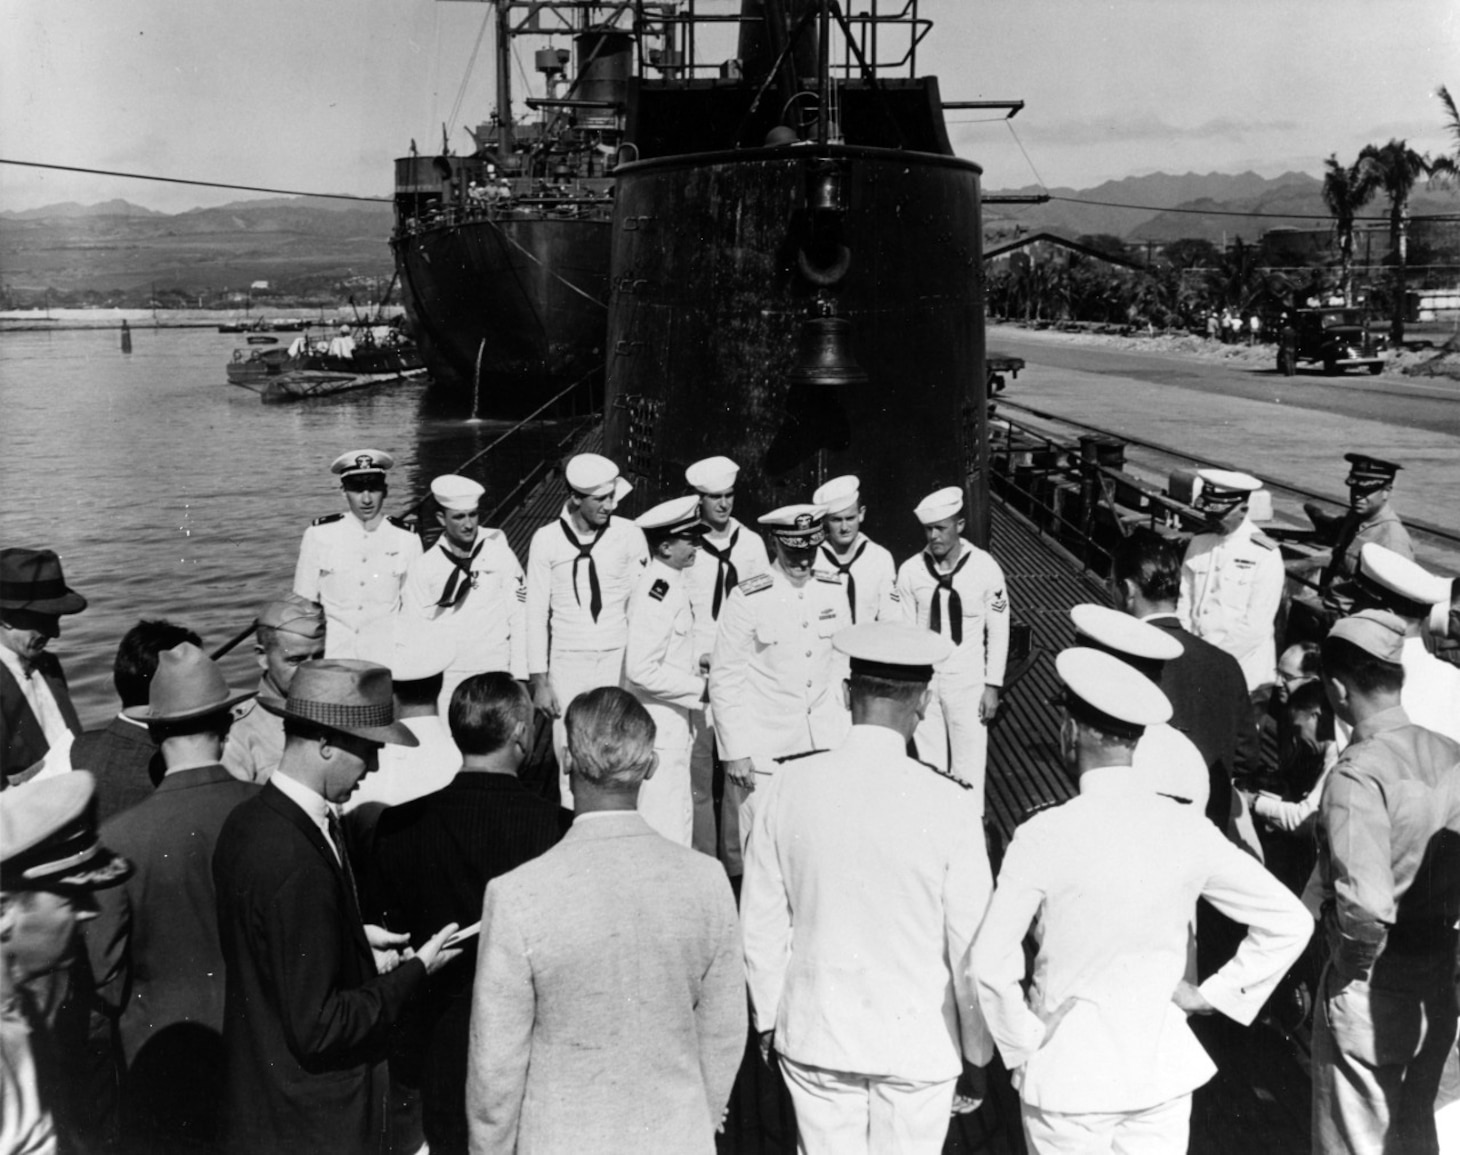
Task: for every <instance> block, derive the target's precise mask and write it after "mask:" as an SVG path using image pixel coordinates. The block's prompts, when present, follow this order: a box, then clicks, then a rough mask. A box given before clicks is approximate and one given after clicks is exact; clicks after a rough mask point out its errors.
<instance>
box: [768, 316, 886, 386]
mask: <svg viewBox="0 0 1460 1155" xmlns="http://www.w3.org/2000/svg"><path fill="white" fill-rule="evenodd" d="M851 333H852V323H851V322H850V321H848V320H847V319H846V318H845V317H809V318H807V319H806V320H805V321H803V322H801V332H800V333H799V334H798V335H797V338H796V363H795V365H794V366H793V367H792V369H791V372H790V374H789V375H788V376H787V378H786V380H787V382H788V383H789V384H791V385H792V386H796V385H865V384H866V383H867V374H866V372H865V371H864V370H863V369H862V367H861V366H860V365H858V364H857V362H856V358H854V357H853V356H852V351H851V346H850V344H849V341H850V337H851Z"/></svg>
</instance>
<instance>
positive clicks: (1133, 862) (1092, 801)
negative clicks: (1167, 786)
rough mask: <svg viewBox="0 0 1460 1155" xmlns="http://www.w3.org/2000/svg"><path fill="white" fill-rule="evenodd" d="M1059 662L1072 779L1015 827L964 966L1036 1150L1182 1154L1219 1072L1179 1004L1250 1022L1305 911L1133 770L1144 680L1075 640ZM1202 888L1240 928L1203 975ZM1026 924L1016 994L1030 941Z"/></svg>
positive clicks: (1145, 699) (1154, 710) (1146, 695)
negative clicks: (1058, 800)
mask: <svg viewBox="0 0 1460 1155" xmlns="http://www.w3.org/2000/svg"><path fill="white" fill-rule="evenodd" d="M1055 667H1056V669H1057V670H1058V672H1059V676H1060V678H1061V680H1062V681H1063V682H1064V684H1065V696H1064V705H1065V718H1064V721H1063V724H1062V725H1061V727H1060V748H1061V752H1062V754H1063V757H1064V760H1065V763H1066V765H1067V767H1068V768H1069V770H1070V771H1071V772H1072V773H1077V774H1078V777H1079V791H1080V792H1079V794H1077V795H1076V796H1075V797H1074V798H1073V799H1071V800H1070V801H1068V802H1066V803H1064V804H1063V805H1061V806H1057V807H1055V808H1053V809H1051V810H1045V811H1043V812H1041V813H1039V814H1036V815H1034V816H1033V817H1032V818H1030V819H1029V820H1028V821H1026V822H1025V823H1024V824H1023V825H1022V826H1020V827H1019V829H1018V830H1017V831H1016V832H1015V834H1014V838H1013V841H1012V842H1011V843H1010V844H1009V849H1008V852H1007V854H1006V855H1005V857H1004V862H1003V866H1002V868H1001V870H1000V872H999V880H998V885H997V887H996V888H995V890H994V897H993V901H992V902H991V903H990V905H989V910H988V913H987V915H986V916H985V917H984V921H983V925H982V927H981V928H980V929H979V932H978V937H977V938H976V939H975V941H974V944H973V949H972V951H971V952H970V953H969V957H968V967H969V970H970V975H971V978H972V979H973V981H974V982H975V983H976V984H977V988H978V997H979V1003H980V1006H981V1007H982V1009H983V1013H984V1015H985V1018H986V1019H987V1022H988V1025H989V1029H990V1031H991V1032H992V1034H993V1037H994V1040H995V1042H996V1043H997V1044H998V1048H999V1051H1000V1053H1001V1055H1002V1056H1003V1059H1004V1065H1005V1066H1006V1067H1007V1068H1008V1069H1009V1071H1010V1072H1011V1073H1012V1075H1013V1082H1014V1086H1015V1088H1016V1089H1017V1090H1018V1092H1019V1098H1020V1102H1021V1107H1022V1110H1021V1114H1022V1116H1023V1121H1024V1128H1025V1135H1026V1137H1027V1139H1028V1141H1029V1147H1030V1150H1031V1151H1033V1152H1035V1153H1036V1155H1042V1153H1044V1152H1059V1153H1061V1155H1063V1153H1065V1152H1088V1151H1111V1150H1115V1151H1137V1150H1139V1151H1185V1150H1186V1148H1187V1139H1188V1134H1189V1121H1190V1116H1191V1093H1192V1091H1193V1090H1195V1089H1196V1088H1197V1087H1199V1086H1201V1085H1202V1084H1203V1083H1205V1082H1206V1081H1207V1080H1208V1079H1209V1078H1211V1076H1212V1074H1213V1073H1214V1072H1215V1068H1214V1067H1213V1066H1212V1061H1211V1059H1209V1058H1208V1057H1207V1054H1206V1052H1205V1051H1204V1050H1203V1049H1202V1046H1201V1044H1200V1043H1199V1042H1197V1040H1196V1038H1195V1036H1194V1035H1193V1034H1192V1031H1191V1028H1190V1026H1189V1025H1188V1023H1187V1018H1188V1016H1190V1015H1195V1014H1210V1013H1212V1012H1214V1011H1215V1012H1220V1013H1222V1014H1225V1015H1227V1016H1228V1017H1229V1018H1232V1019H1235V1020H1236V1021H1237V1022H1239V1023H1244V1024H1246V1023H1250V1022H1252V1020H1253V1018H1254V1017H1256V1015H1257V1013H1258V1011H1260V1010H1261V1009H1262V1005H1263V1003H1264V1002H1265V1001H1266V1000H1267V997H1268V996H1269V995H1270V994H1271V993H1272V991H1273V988H1274V987H1275V986H1276V984H1277V982H1278V980H1279V979H1280V978H1281V977H1282V975H1283V974H1284V972H1286V971H1287V969H1288V967H1290V966H1291V965H1292V964H1293V962H1294V960H1296V959H1297V957H1298V955H1299V954H1300V953H1301V952H1302V949H1303V946H1304V944H1305V943H1306V942H1307V941H1308V938H1309V936H1310V935H1311V934H1312V931H1313V920H1312V918H1311V917H1310V916H1309V915H1308V912H1307V911H1306V910H1304V909H1303V906H1302V904H1301V903H1300V902H1299V901H1298V899H1297V897H1296V896H1295V895H1293V894H1292V893H1291V892H1290V891H1289V890H1288V889H1287V888H1286V887H1285V886H1283V884H1282V883H1280V882H1278V881H1277V879H1275V878H1273V876H1272V875H1271V874H1269V873H1268V872H1267V871H1266V870H1265V869H1264V868H1263V867H1262V866H1261V865H1260V864H1259V863H1258V862H1257V861H1256V860H1255V859H1253V858H1252V857H1251V856H1250V855H1248V854H1246V853H1244V852H1243V851H1242V850H1239V849H1238V848H1237V847H1235V846H1233V845H1232V844H1231V843H1230V842H1228V841H1227V839H1226V838H1224V837H1223V836H1222V833H1221V831H1219V830H1217V828H1216V827H1215V826H1213V825H1212V823H1210V822H1209V821H1207V818H1206V815H1205V814H1203V813H1202V811H1201V809H1200V807H1196V806H1181V805H1178V804H1177V803H1175V802H1173V801H1172V800H1171V799H1169V798H1163V797H1161V796H1160V795H1159V794H1155V793H1153V792H1152V791H1151V790H1150V789H1149V786H1148V783H1147V782H1146V781H1145V779H1144V778H1143V777H1142V776H1141V775H1139V774H1137V773H1134V772H1133V771H1132V769H1131V765H1130V762H1131V755H1132V752H1133V751H1134V748H1135V744H1136V742H1137V741H1138V739H1139V737H1140V734H1141V731H1142V730H1143V728H1144V727H1145V726H1148V725H1151V724H1154V723H1157V722H1163V721H1166V720H1168V719H1169V718H1170V717H1171V703H1170V702H1169V701H1168V700H1167V698H1166V696H1165V695H1164V694H1163V693H1162V692H1161V691H1160V689H1159V688H1157V686H1156V685H1155V684H1154V683H1153V682H1151V681H1150V680H1149V679H1148V678H1145V677H1143V676H1142V675H1140V674H1138V673H1137V672H1136V671H1134V670H1132V669H1131V668H1130V667H1129V666H1127V665H1125V664H1124V663H1122V662H1120V661H1119V660H1117V659H1116V658H1114V657H1112V656H1111V655H1109V654H1104V653H1099V652H1097V651H1094V650H1090V649H1084V648H1080V649H1074V650H1066V651H1064V652H1063V653H1062V654H1060V655H1059V657H1058V658H1057V659H1056V662H1055ZM1199 897H1204V898H1206V899H1207V900H1208V901H1209V902H1211V903H1212V904H1213V905H1214V906H1216V907H1217V909H1219V910H1220V911H1222V913H1224V914H1226V915H1227V916H1229V917H1230V918H1232V919H1235V920H1236V921H1237V922H1240V923H1243V924H1245V925H1246V926H1247V927H1248V931H1247V937H1246V938H1245V939H1244V940H1243V942H1242V945H1241V947H1240V948H1239V949H1238V951H1237V954H1236V957H1235V958H1233V959H1232V960H1231V961H1229V962H1228V963H1227V964H1226V965H1225V966H1223V967H1222V968H1221V969H1220V970H1219V971H1217V973H1216V974H1214V975H1212V976H1211V977H1210V978H1208V979H1207V980H1206V981H1205V982H1203V983H1202V984H1201V985H1200V986H1199V987H1198V986H1193V985H1192V984H1190V983H1188V982H1187V981H1186V980H1185V979H1183V977H1182V975H1183V973H1184V972H1185V969H1186V961H1187V960H1186V955H1187V934H1188V931H1187V928H1188V926H1189V925H1190V923H1191V920H1192V918H1193V916H1194V914H1195V908H1196V901H1197V899H1198V898H1199ZM1036 921H1037V922H1038V925H1039V940H1038V941H1039V946H1038V956H1037V958H1036V959H1035V962H1034V967H1033V983H1032V985H1031V986H1030V988H1029V992H1028V994H1027V995H1026V994H1025V992H1024V990H1023V988H1022V986H1021V984H1022V983H1023V981H1024V979H1025V977H1026V976H1025V956H1024V945H1023V944H1024V940H1025V936H1026V935H1027V934H1028V932H1029V929H1030V927H1031V925H1032V924H1034V923H1035V922H1036Z"/></svg>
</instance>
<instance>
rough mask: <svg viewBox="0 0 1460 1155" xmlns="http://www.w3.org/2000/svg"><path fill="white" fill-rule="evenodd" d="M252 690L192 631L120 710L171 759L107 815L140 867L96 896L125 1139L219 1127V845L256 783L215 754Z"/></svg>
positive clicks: (107, 835) (101, 996) (166, 1144)
mask: <svg viewBox="0 0 1460 1155" xmlns="http://www.w3.org/2000/svg"><path fill="white" fill-rule="evenodd" d="M250 696H251V694H250V693H248V692H242V693H240V692H238V691H235V690H233V689H232V688H231V687H229V685H228V684H227V682H225V681H224V680H223V674H222V672H221V671H220V670H219V669H218V667H217V665H216V664H215V663H214V662H213V661H212V660H211V659H210V658H209V657H208V656H207V655H206V654H205V653H203V651H202V650H200V649H199V648H198V647H197V646H195V645H193V644H192V643H190V642H184V643H182V644H181V645H179V646H176V647H174V648H173V649H170V650H166V651H164V652H163V653H162V654H161V655H159V657H158V661H157V672H156V674H154V675H153V677H152V683H151V686H150V687H149V690H148V704H147V705H145V706H131V707H128V708H127V709H126V710H125V711H123V713H124V714H125V715H126V717H128V718H129V719H131V720H133V721H136V722H142V723H144V724H145V725H146V726H147V728H148V730H149V731H150V732H151V735H152V738H153V740H154V741H155V742H156V743H157V745H158V748H159V749H160V751H161V753H162V761H163V765H164V767H165V773H164V775H163V778H162V781H161V782H159V783H158V785H157V789H156V790H155V791H153V792H152V793H151V794H150V795H149V796H148V797H147V798H146V799H145V800H144V801H143V802H140V803H139V804H138V805H136V806H134V807H132V808H131V809H130V810H125V811H123V812H122V813H121V814H118V815H117V816H116V817H114V818H112V819H110V820H108V821H107V822H106V823H105V824H104V825H103V826H102V828H101V829H102V837H103V839H105V840H106V843H107V845H108V846H112V847H114V848H115V847H125V848H126V849H125V850H121V851H119V852H120V853H122V854H124V855H125V856H126V857H127V858H129V859H130V860H131V861H132V863H133V865H134V866H135V868H136V869H135V871H134V873H133V874H132V877H131V878H130V879H128V881H127V882H126V883H125V884H124V885H122V886H119V887H116V888H115V889H113V890H110V891H106V892H104V893H103V894H102V895H101V897H100V900H99V901H100V906H101V913H100V915H99V917H98V918H97V920H96V922H95V923H94V924H93V925H92V926H91V927H90V928H89V929H88V930H87V933H86V947H87V954H88V956H89V958H90V962H91V973H92V974H93V975H94V976H95V980H96V993H97V997H98V1001H99V1002H100V1004H101V1008H102V1011H103V1013H104V1014H106V1015H107V1016H108V1017H109V1018H110V1019H111V1020H112V1021H113V1024H114V1031H115V1036H116V1039H117V1042H118V1043H119V1046H118V1047H116V1048H115V1049H114V1053H116V1054H117V1055H118V1056H119V1059H120V1062H121V1064H122V1071H121V1080H120V1093H119V1096H118V1099H119V1106H120V1126H121V1139H122V1149H123V1150H125V1151H136V1152H153V1151H168V1150H172V1149H174V1148H175V1147H177V1146H179V1145H189V1146H190V1149H192V1148H193V1147H195V1146H199V1145H201V1146H203V1147H207V1146H208V1145H210V1144H211V1143H212V1142H213V1141H214V1140H215V1139H216V1138H217V1129H218V1100H219V1098H220V1096H221V1095H222V1091H223V975H224V964H223V955H222V952H221V950H220V949H219V946H218V918H217V903H216V901H215V899H214V896H213V872H212V862H213V847H214V845H215V844H216V843H217V841H218V834H219V831H221V830H222V828H223V823H224V820H225V819H226V818H227V817H228V815H229V814H230V813H232V811H233V809H234V807H236V806H237V805H239V803H241V802H244V801H247V800H248V799H249V798H252V797H253V796H254V795H255V794H257V793H258V791H259V787H257V786H255V785H253V784H252V783H248V782H240V781H238V780H237V779H236V778H234V777H233V775H231V774H229V773H228V771H227V770H225V769H224V768H223V766H222V765H221V763H220V761H219V759H220V758H221V757H222V753H223V741H224V738H225V736H226V735H227V733H228V727H229V722H230V720H231V718H232V714H231V712H230V711H231V710H232V708H233V707H234V706H235V705H237V704H238V703H239V702H241V701H243V700H244V699H245V698H248V697H250Z"/></svg>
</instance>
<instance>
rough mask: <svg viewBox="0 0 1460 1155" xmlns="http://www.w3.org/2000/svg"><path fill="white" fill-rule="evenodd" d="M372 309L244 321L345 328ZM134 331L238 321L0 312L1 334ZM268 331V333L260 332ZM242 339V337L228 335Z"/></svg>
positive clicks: (206, 312)
mask: <svg viewBox="0 0 1460 1155" xmlns="http://www.w3.org/2000/svg"><path fill="white" fill-rule="evenodd" d="M379 312H380V315H381V316H382V317H384V318H386V319H391V318H394V317H398V316H401V315H403V314H404V312H405V310H404V309H403V308H402V307H401V306H400V305H386V306H384V307H382V308H381V309H380V310H379ZM374 314H375V310H374V309H373V308H369V309H366V308H355V307H352V306H350V305H348V304H346V305H333V306H330V307H329V308H326V309H320V308H318V307H317V306H316V307H315V308H302V307H298V306H295V307H292V308H284V307H281V308H278V309H266V310H257V311H255V313H254V315H253V316H252V317H249V318H244V320H245V321H257V320H259V319H261V318H262V319H266V320H274V319H278V320H281V321H308V322H309V323H310V325H311V327H315V328H327V327H330V326H333V325H344V324H349V323H350V322H352V321H354V320H355V319H356V318H357V317H364V316H374ZM123 321H126V322H127V327H128V328H129V329H133V330H146V329H216V328H217V327H218V326H219V325H225V324H233V323H237V322H238V321H239V314H238V311H237V310H235V309H155V310H154V309H52V310H50V312H49V314H46V313H43V312H42V311H41V310H39V309H7V310H3V311H0V333H58V332H73V331H78V330H108V329H116V330H120V329H121V327H122V322H123ZM260 331H261V332H267V331H268V330H260ZM231 335H232V336H242V335H243V334H241V333H239V334H231Z"/></svg>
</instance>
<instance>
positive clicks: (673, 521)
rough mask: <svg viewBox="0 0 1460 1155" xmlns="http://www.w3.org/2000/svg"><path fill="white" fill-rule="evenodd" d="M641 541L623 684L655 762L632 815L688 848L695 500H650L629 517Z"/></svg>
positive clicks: (699, 676)
mask: <svg viewBox="0 0 1460 1155" xmlns="http://www.w3.org/2000/svg"><path fill="white" fill-rule="evenodd" d="M634 524H635V525H637V526H638V527H639V528H640V529H642V530H643V531H644V536H645V538H646V539H647V540H648V543H649V564H648V565H647V566H646V567H645V569H644V573H643V576H642V577H641V578H640V579H639V585H638V588H637V589H635V590H634V596H633V597H632V598H630V599H629V641H628V647H627V649H626V650H625V651H624V684H625V688H626V689H627V690H628V691H629V692H630V693H631V694H633V695H634V697H636V698H638V699H639V702H640V703H641V704H642V705H643V707H644V709H646V710H648V711H649V717H651V718H653V719H654V731H655V732H654V753H655V755H656V756H657V757H658V759H659V766H658V768H657V769H656V770H655V771H654V774H653V777H651V778H647V779H645V781H644V784H643V786H642V787H640V788H639V814H640V815H641V816H642V817H643V819H644V821H645V822H647V823H648V824H649V825H650V826H652V827H653V828H654V829H655V830H657V831H658V832H659V833H660V834H662V835H664V837H665V838H668V839H669V840H670V841H671V842H678V843H679V844H680V845H681V846H688V845H690V842H691V839H692V836H693V833H694V800H693V798H692V796H691V793H690V780H689V759H690V749H691V747H692V746H693V744H694V739H695V735H696V733H697V732H698V731H699V730H702V729H703V728H704V724H705V713H704V711H705V696H706V693H707V679H706V676H705V674H706V671H707V669H708V665H709V663H708V662H707V661H701V655H700V654H697V653H696V652H695V644H694V636H695V620H694V611H693V610H692V609H691V608H690V601H689V591H688V589H687V588H686V581H685V579H686V577H687V575H688V574H689V571H690V570H692V569H693V568H694V567H695V566H697V565H698V564H699V559H698V558H697V557H696V555H697V554H698V553H699V540H700V535H701V534H702V533H703V532H704V523H703V522H701V521H700V502H699V498H698V497H697V496H696V495H695V494H693V493H691V494H688V495H686V496H684V497H676V498H672V499H671V500H669V501H666V502H662V503H661V504H659V505H656V506H655V507H654V508H653V509H651V510H649V511H648V512H647V513H645V514H642V515H641V516H639V517H637V518H635V519H634Z"/></svg>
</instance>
